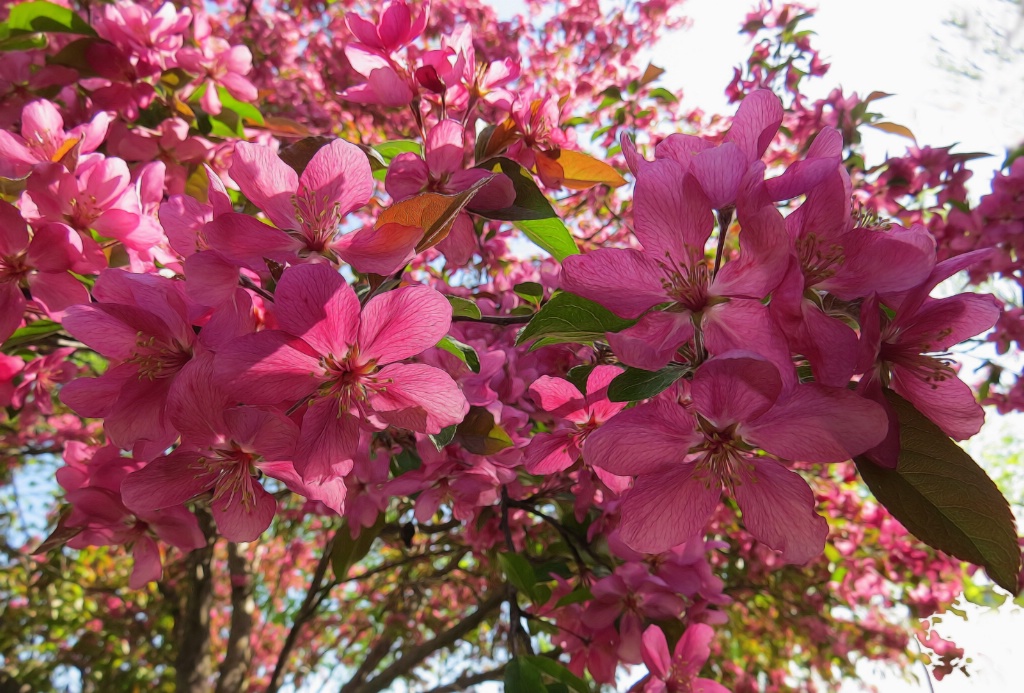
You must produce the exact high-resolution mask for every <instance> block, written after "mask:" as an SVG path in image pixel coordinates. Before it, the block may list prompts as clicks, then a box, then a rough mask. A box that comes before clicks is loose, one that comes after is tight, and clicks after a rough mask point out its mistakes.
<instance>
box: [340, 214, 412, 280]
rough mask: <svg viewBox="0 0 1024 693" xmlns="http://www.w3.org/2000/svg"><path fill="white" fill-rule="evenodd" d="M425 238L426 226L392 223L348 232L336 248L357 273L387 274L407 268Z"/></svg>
mask: <svg viewBox="0 0 1024 693" xmlns="http://www.w3.org/2000/svg"><path fill="white" fill-rule="evenodd" d="M422 238H423V229H421V228H419V227H418V226H405V225H403V224H396V223H389V224H384V225H383V226H381V227H380V228H379V229H375V228H373V227H372V226H367V227H366V228H363V229H360V230H359V231H356V232H354V233H348V234H345V235H344V236H342V237H341V238H339V239H338V240H337V241H335V243H334V245H333V247H334V250H335V252H336V253H337V254H338V257H340V258H341V259H342V260H344V261H345V262H347V263H348V264H350V265H352V267H353V268H355V270H356V271H357V272H361V273H363V274H379V275H382V276H387V275H389V274H392V273H394V272H395V271H397V270H399V269H401V268H402V267H405V265H406V263H408V262H409V260H411V259H412V258H413V256H414V255H415V254H416V245H417V244H418V243H419V242H420V240H421V239H422Z"/></svg>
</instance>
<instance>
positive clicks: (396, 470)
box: [391, 434, 440, 477]
mask: <svg viewBox="0 0 1024 693" xmlns="http://www.w3.org/2000/svg"><path fill="white" fill-rule="evenodd" d="M439 435H440V434H439ZM422 464H423V460H421V459H420V458H419V455H417V454H416V453H415V452H413V451H412V450H408V449H406V448H403V449H402V451H401V452H400V453H398V454H397V455H395V456H394V457H392V458H391V476H393V477H396V476H402V475H403V474H405V473H406V472H411V471H413V470H414V469H419V468H420V466H422Z"/></svg>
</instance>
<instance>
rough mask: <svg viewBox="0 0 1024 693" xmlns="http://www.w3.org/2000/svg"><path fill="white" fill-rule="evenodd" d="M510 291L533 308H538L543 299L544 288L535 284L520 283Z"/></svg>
mask: <svg viewBox="0 0 1024 693" xmlns="http://www.w3.org/2000/svg"><path fill="white" fill-rule="evenodd" d="M512 291H513V292H515V294H516V296H519V297H520V298H522V299H524V300H526V301H529V302H530V303H532V304H533V305H535V306H539V305H540V302H541V300H542V299H543V298H544V287H543V286H541V285H540V284H538V283H537V282H522V283H520V284H516V285H515V286H513V287H512Z"/></svg>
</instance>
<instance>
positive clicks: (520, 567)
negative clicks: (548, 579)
mask: <svg viewBox="0 0 1024 693" xmlns="http://www.w3.org/2000/svg"><path fill="white" fill-rule="evenodd" d="M498 562H499V563H501V568H502V570H504V571H505V577H507V578H508V581H509V582H511V583H512V584H513V585H515V588H516V589H517V590H519V591H520V592H522V593H523V594H525V595H526V596H527V597H530V599H531V600H532V599H533V596H534V586H535V585H536V584H537V575H536V573H534V572H533V566H531V565H530V562H529V561H527V560H526V559H525V558H523V557H522V556H520V555H519V554H517V553H499V554H498Z"/></svg>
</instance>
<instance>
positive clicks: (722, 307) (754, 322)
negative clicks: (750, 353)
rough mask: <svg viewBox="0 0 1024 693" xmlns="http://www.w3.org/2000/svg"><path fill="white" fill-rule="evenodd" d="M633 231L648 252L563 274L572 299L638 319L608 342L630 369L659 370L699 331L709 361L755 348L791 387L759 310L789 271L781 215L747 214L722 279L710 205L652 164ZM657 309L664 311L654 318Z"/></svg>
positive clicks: (569, 268) (785, 349)
mask: <svg viewBox="0 0 1024 693" xmlns="http://www.w3.org/2000/svg"><path fill="white" fill-rule="evenodd" d="M756 166H757V167H756V168H755V169H753V173H756V174H759V173H760V172H761V170H763V169H761V168H760V166H761V165H760V164H757V165H756ZM742 211H744V210H743V209H742V208H741V212H742ZM633 221H634V233H635V234H636V236H637V238H638V239H639V240H640V242H641V243H642V244H643V246H644V249H643V250H635V249H632V248H599V249H598V250H595V251H592V252H589V253H586V254H584V255H573V256H570V257H568V258H566V259H565V261H564V262H563V264H562V288H564V289H565V290H566V291H570V292H572V293H574V294H578V295H580V296H583V297H584V298H589V299H590V300H592V301H596V302H598V303H601V304H602V305H604V306H606V307H607V308H609V309H610V310H612V311H613V312H615V313H617V314H618V315H621V316H622V317H625V318H640V320H639V322H638V323H637V324H636V325H634V326H633V327H630V328H628V329H626V330H624V331H622V332H619V333H616V334H609V335H608V340H609V343H610V344H611V346H612V349H613V350H614V351H615V354H616V356H618V357H619V359H620V360H621V361H622V362H623V363H625V364H627V365H630V366H634V367H637V368H643V369H646V370H657V369H659V368H661V367H662V366H664V365H665V364H667V363H668V362H669V361H671V360H672V359H673V358H674V355H675V353H676V351H677V350H678V349H679V347H680V346H682V345H683V344H685V343H686V342H688V341H689V340H690V339H691V338H693V337H694V335H695V333H696V332H697V331H698V330H699V331H700V333H701V335H702V338H703V343H704V346H705V347H706V348H707V350H708V351H709V352H710V353H711V354H720V353H723V352H725V351H729V350H731V349H745V348H747V345H748V344H751V343H753V344H757V345H758V347H757V350H758V351H759V352H760V353H762V354H764V355H765V356H766V357H769V358H770V359H771V360H772V361H773V362H774V363H775V364H776V366H778V368H779V370H780V371H781V372H782V374H783V377H785V378H787V379H789V378H791V371H792V362H791V358H790V352H789V346H788V344H786V341H785V339H784V337H783V336H782V334H781V333H780V332H779V330H778V329H777V328H776V326H775V323H774V322H773V321H772V319H771V317H770V315H769V313H768V309H767V307H766V306H764V305H763V304H762V303H761V299H763V298H764V297H765V296H767V295H768V293H769V292H770V291H771V290H772V289H774V288H775V286H776V285H777V284H778V282H779V280H780V279H781V278H782V276H783V273H784V272H785V269H786V266H787V264H788V261H789V258H788V255H789V242H788V240H787V238H786V235H785V230H784V228H783V221H782V217H781V215H780V214H779V213H778V211H777V210H775V209H774V208H773V207H771V206H763V207H761V208H759V209H755V210H753V211H752V212H751V213H744V214H743V216H742V221H743V233H742V234H741V240H740V244H741V248H742V251H743V252H742V254H741V255H740V257H738V258H737V259H735V260H733V261H731V262H728V263H726V264H725V265H723V266H722V268H721V271H719V272H718V273H717V274H715V273H713V271H712V268H711V267H709V265H708V262H707V260H706V259H705V257H704V246H705V244H706V243H707V241H708V238H709V237H710V236H711V231H712V229H713V228H714V216H713V215H712V209H711V203H710V202H709V200H708V198H707V196H706V195H705V194H704V193H703V192H702V191H701V188H700V186H699V185H698V183H697V182H696V180H695V179H694V178H693V176H689V175H684V173H683V171H682V169H681V168H680V167H679V165H678V164H676V163H675V162H674V161H667V160H661V161H655V162H648V164H647V165H646V166H645V167H644V168H643V169H642V170H640V171H638V173H637V183H636V191H635V193H634V203H633ZM656 306H660V307H661V308H659V309H658V310H652V309H653V308H655V307H656Z"/></svg>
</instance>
